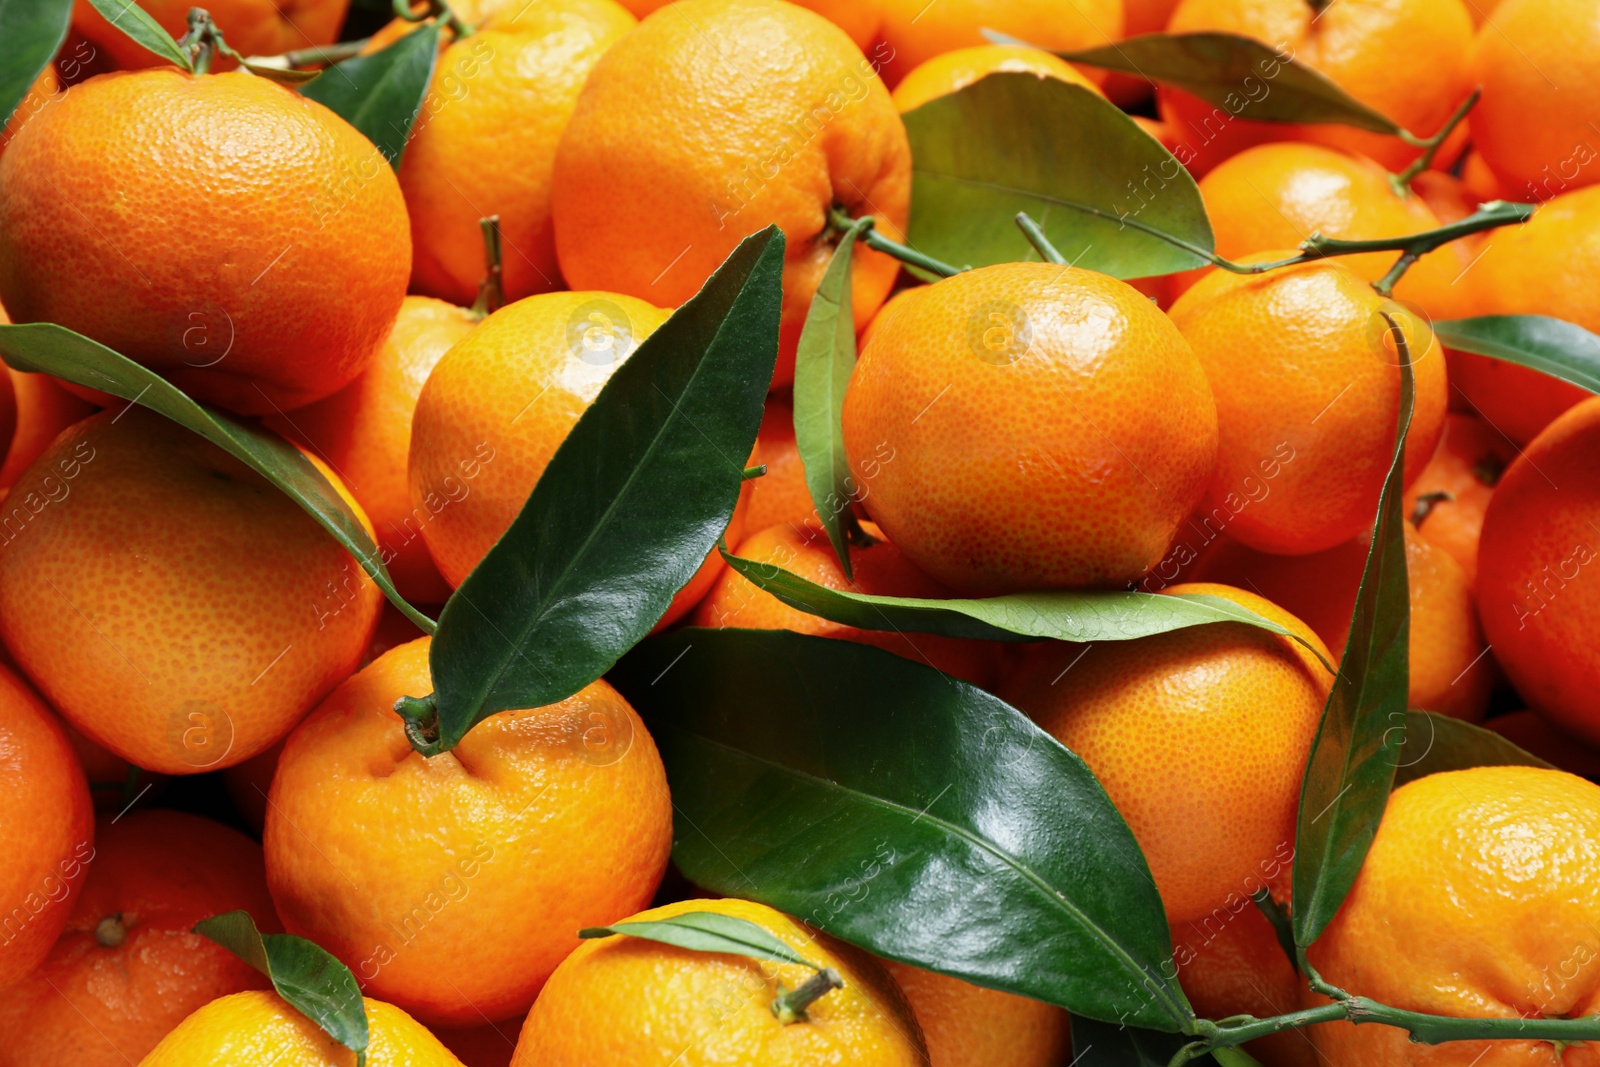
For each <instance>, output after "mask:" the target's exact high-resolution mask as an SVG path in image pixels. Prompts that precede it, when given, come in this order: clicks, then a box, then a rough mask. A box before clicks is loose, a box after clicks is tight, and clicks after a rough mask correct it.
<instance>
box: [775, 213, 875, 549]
mask: <svg viewBox="0 0 1600 1067" xmlns="http://www.w3.org/2000/svg"><path fill="white" fill-rule="evenodd" d="M868 225H871V221H870V220H866V221H862V222H857V223H856V224H855V225H854V226H851V227H850V228H849V229H847V230H845V232H844V236H842V237H840V238H839V244H838V246H837V247H836V248H835V249H834V250H833V258H832V259H830V260H829V261H828V267H827V269H826V270H824V271H823V272H822V281H821V282H819V283H818V285H817V292H816V295H815V296H813V297H812V298H811V307H810V309H809V310H808V311H807V312H806V324H805V327H804V328H803V329H802V330H801V331H800V345H799V348H798V350H797V351H796V353H795V360H794V441H795V447H796V449H798V450H799V453H800V462H801V465H802V466H804V467H805V472H806V488H807V489H809V490H810V491H811V503H812V505H813V506H814V507H815V508H816V510H817V516H818V518H820V519H821V520H822V525H823V529H825V530H826V531H827V533H828V540H829V541H830V542H832V544H833V550H834V552H835V553H837V554H838V556H839V566H840V567H842V568H843V569H844V573H845V577H847V578H848V577H850V573H851V572H850V546H849V544H848V542H847V540H846V538H847V537H848V535H849V530H848V529H847V523H848V522H849V521H850V518H851V514H850V498H851V497H852V496H853V495H854V493H853V492H852V490H851V482H850V461H849V460H848V459H847V458H845V454H844V426H843V424H842V423H841V421H840V419H841V417H842V414H843V412H844V390H845V386H847V385H849V384H850V372H851V371H852V370H854V369H855V365H856V320H855V312H854V304H853V301H852V298H851V291H850V263H851V260H852V258H853V255H854V252H855V245H856V237H857V236H859V235H860V233H861V231H862V230H863V229H864V228H865V227H866V226H868Z"/></svg>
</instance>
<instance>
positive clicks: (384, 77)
mask: <svg viewBox="0 0 1600 1067" xmlns="http://www.w3.org/2000/svg"><path fill="white" fill-rule="evenodd" d="M438 59H439V27H438V25H437V24H436V23H432V22H430V23H428V24H427V25H425V26H422V27H421V28H419V29H416V30H413V31H412V32H410V33H408V34H406V35H405V36H404V37H402V38H400V39H399V40H398V41H396V42H394V44H391V45H390V46H389V47H387V48H385V49H383V50H382V51H381V52H374V53H372V54H371V55H367V56H353V57H351V58H350V59H346V60H344V61H342V62H339V63H335V64H334V65H333V66H331V67H329V68H328V69H327V70H325V71H323V72H322V73H321V74H320V75H318V76H317V77H316V78H315V79H313V80H312V81H309V82H307V83H306V84H305V85H303V86H302V87H301V88H300V92H301V95H303V96H308V97H310V98H311V99H312V100H315V101H316V102H317V103H319V104H321V105H323V106H324V107H326V108H328V109H329V110H331V111H333V112H335V113H337V114H338V115H339V116H340V117H341V118H343V119H344V120H345V121H346V122H348V123H349V124H350V125H352V126H354V127H355V128H356V129H358V130H360V131H361V132H362V133H363V134H365V135H366V137H367V139H368V140H369V141H371V142H372V143H373V144H375V145H377V146H378V151H380V152H382V153H383V155H384V158H385V159H387V160H388V161H389V165H390V166H392V167H394V169H395V170H399V169H400V156H401V155H402V153H404V152H405V148H406V141H407V140H408V139H409V138H410V137H411V126H412V124H413V123H415V122H416V120H417V115H418V113H419V112H420V111H421V110H422V100H423V97H425V96H426V95H427V92H428V85H429V83H431V82H432V80H433V67H434V64H435V63H436V62H437V61H438Z"/></svg>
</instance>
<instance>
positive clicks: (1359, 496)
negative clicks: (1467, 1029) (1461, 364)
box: [1171, 252, 1446, 555]
mask: <svg viewBox="0 0 1600 1067" xmlns="http://www.w3.org/2000/svg"><path fill="white" fill-rule="evenodd" d="M1277 256H1278V253H1275V252H1274V253H1264V254H1263V256H1262V257H1261V258H1277ZM1383 312H1388V313H1389V314H1391V315H1393V316H1394V317H1395V319H1396V321H1397V322H1398V323H1399V324H1400V325H1401V327H1402V328H1403V329H1404V332H1405V336H1406V339H1407V342H1408V345H1409V348H1410V353H1411V360H1412V367H1413V371H1414V373H1415V379H1416V406H1415V410H1414V413H1413V415H1412V419H1411V429H1410V432H1409V434H1408V435H1407V437H1406V449H1405V470H1406V476H1407V481H1410V480H1414V479H1415V478H1416V477H1417V475H1419V474H1420V473H1421V472H1422V468H1423V467H1424V466H1426V465H1427V462H1428V458H1429V457H1430V456H1432V455H1433V450H1434V446H1435V445H1436V444H1437V443H1438V440H1439V434H1440V433H1441V432H1442V431H1443V427H1444V414H1445V406H1446V385H1445V368H1444V357H1443V356H1442V355H1441V354H1440V349H1439V345H1438V343H1437V342H1436V341H1435V340H1434V337H1433V331H1432V330H1431V329H1429V327H1428V325H1427V323H1425V322H1423V321H1421V320H1419V319H1418V318H1417V317H1416V316H1415V315H1414V314H1413V313H1412V312H1410V311H1409V310H1407V309H1406V308H1404V307H1402V306H1401V305H1399V304H1398V303H1396V302H1394V301H1392V300H1384V299H1383V298H1382V297H1380V296H1378V295H1377V293H1375V292H1374V291H1373V289H1372V287H1371V286H1369V285H1368V284H1367V283H1366V282H1365V281H1363V280H1362V279H1361V278H1360V277H1358V276H1357V275H1356V274H1355V273H1354V272H1353V271H1351V270H1350V269H1349V268H1347V267H1344V266H1343V265H1341V264H1339V263H1338V262H1337V261H1335V260H1313V261H1311V262H1309V263H1304V264H1301V265H1299V266H1296V267H1287V268H1284V269H1281V270H1274V271H1271V272H1269V273H1266V274H1258V275H1249V274H1230V273H1227V272H1225V271H1222V270H1219V269H1213V270H1212V271H1211V272H1210V273H1209V274H1207V275H1206V277H1204V278H1202V279H1201V280H1200V282H1199V283H1198V284H1196V285H1195V287H1194V288H1192V289H1190V290H1189V291H1188V292H1187V293H1185V294H1183V296H1181V297H1179V298H1178V300H1177V301H1176V302H1175V303H1174V304H1173V305H1172V312H1171V314H1172V321H1173V322H1175V323H1176V324H1177V326H1178V329H1179V330H1181V331H1182V332H1183V335H1184V337H1185V338H1187V339H1188V341H1189V344H1190V345H1191V346H1192V347H1193V349H1194V353H1195V355H1196V356H1197V357H1199V360H1200V363H1201V365H1202V366H1204V367H1205V370H1206V375H1207V377H1208V378H1209V379H1210V381H1211V386H1212V390H1213V392H1214V393H1215V395H1216V403H1217V428H1218V433H1219V436H1220V439H1221V444H1220V447H1219V449H1218V452H1217V465H1216V471H1215V474H1214V475H1213V477H1212V481H1211V486H1210V488H1209V489H1208V491H1207V493H1206V501H1205V505H1204V509H1203V510H1204V512H1205V514H1206V515H1207V516H1208V518H1209V519H1210V520H1211V522H1212V523H1213V524H1214V525H1215V526H1216V528H1217V529H1218V530H1219V531H1221V532H1225V533H1227V534H1228V536H1230V537H1232V538H1234V539H1236V540H1238V541H1240V542H1243V543H1244V544H1246V545H1249V546H1250V547H1251V548H1256V549H1259V550H1261V551H1263V552H1281V553H1285V554H1295V555H1300V554H1304V553H1308V552H1319V551H1321V550H1323V549H1325V548H1332V547H1333V546H1334V545H1336V544H1339V543H1340V542H1341V541H1347V540H1349V539H1350V538H1352V537H1354V536H1356V535H1357V534H1358V533H1360V532H1361V531H1362V530H1364V529H1366V528H1368V527H1370V526H1371V525H1372V518H1373V516H1374V515H1375V514H1376V513H1377V506H1378V493H1379V491H1380V489H1381V488H1382V486H1383V479H1384V476H1385V475H1386V474H1387V473H1388V469H1389V463H1390V460H1391V458H1392V456H1393V448H1394V439H1395V424H1396V421H1397V418H1398V413H1399V406H1400V368H1399V366H1398V362H1399V356H1398V355H1397V353H1396V351H1395V349H1394V340H1393V337H1392V335H1391V334H1390V333H1389V332H1387V331H1388V325H1387V323H1386V322H1385V321H1384V319H1383V317H1382V313H1383Z"/></svg>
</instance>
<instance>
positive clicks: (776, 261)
mask: <svg viewBox="0 0 1600 1067" xmlns="http://www.w3.org/2000/svg"><path fill="white" fill-rule="evenodd" d="M782 276H783V233H782V231H780V230H779V229H778V228H777V227H776V226H769V227H768V228H767V229H765V230H763V231H761V232H760V233H758V234H755V235H754V236H751V237H747V238H745V239H744V241H743V242H741V243H740V245H739V247H738V248H737V249H735V250H734V252H733V254H732V255H730V256H729V257H728V258H727V259H726V260H725V261H723V264H722V266H720V267H718V268H717V271H716V273H715V274H713V275H712V276H711V279H710V280H709V281H707V282H706V284H705V286H704V287H703V288H702V289H701V290H700V292H699V293H697V294H695V296H694V297H693V298H692V299H691V300H690V301H689V302H688V303H686V304H684V305H683V306H682V307H681V308H679V309H678V310H677V311H676V312H674V313H673V315H672V317H671V318H670V319H668V320H667V321H666V322H664V323H662V325H661V327H660V329H658V330H656V332H655V333H653V334H651V335H650V336H649V337H648V338H647V339H646V340H645V342H644V343H643V344H641V345H640V346H639V348H638V350H637V351H635V352H634V353H633V354H632V355H631V356H629V357H628V359H627V361H626V362H624V363H623V364H622V366H620V367H619V368H618V369H617V371H616V373H614V374H613V375H612V376H611V378H610V380H608V381H607V382H606V384H605V388H603V389H602V390H601V391H600V395H599V396H597V397H596V398H595V401H594V403H593V404H591V405H590V407H589V409H588V410H587V411H585V412H584V413H583V417H582V418H580V419H579V420H578V423H577V425H576V426H574V427H573V428H572V431H571V432H570V433H569V434H567V439H566V440H565V441H563V442H562V444H561V447H560V448H559V449H558V450H557V451H556V454H555V456H553V457H552V458H551V460H550V464H549V466H547V467H546V468H545V472H544V475H543V477H541V478H540V479H539V484H538V485H537V486H535V487H534V490H533V492H532V493H531V494H530V495H529V496H528V500H527V502H526V503H525V504H523V506H522V512H521V513H520V514H519V515H518V516H517V518H516V520H515V521H514V522H513V523H512V524H511V528H510V529H509V530H507V531H506V533H505V536H503V537H501V539H500V541H499V542H498V543H497V544H496V545H495V546H494V548H492V549H490V550H489V554H488V555H487V556H485V557H484V558H483V560H482V562H480V563H479V564H478V566H477V567H476V568H475V569H474V570H473V572H472V573H471V574H469V575H467V579H466V581H464V582H462V583H461V587H460V588H459V589H457V590H456V591H455V593H454V595H452V596H451V597H450V600H449V601H448V602H447V603H446V604H445V606H444V612H443V614H441V615H440V617H439V632H438V633H437V634H436V635H435V637H434V640H433V647H432V650H431V651H430V653H429V662H430V663H431V664H432V666H433V684H434V689H435V692H434V697H433V701H432V704H433V705H434V707H436V708H437V715H438V720H439V732H438V738H437V740H433V739H432V738H431V737H429V736H427V735H426V734H421V733H419V732H418V731H417V730H413V731H412V733H413V737H412V740H413V744H418V743H419V742H420V745H419V751H423V752H426V753H428V754H430V755H431V754H433V753H434V752H440V751H447V750H449V749H450V748H451V747H453V746H454V745H455V743H456V742H457V741H459V740H461V738H462V737H464V736H465V735H466V732H467V731H468V730H470V729H471V728H472V727H473V726H474V725H476V724H477V723H479V722H481V721H482V720H483V719H485V718H487V717H488V716H490V715H493V714H494V713H496V712H499V711H505V710H507V709H510V708H536V707H541V706H543V705H546V704H552V703H554V702H556V701H558V700H563V699H565V698H566V697H569V696H571V695H572V694H573V693H576V692H577V691H578V690H580V689H582V688H583V687H584V686H586V685H588V684H589V683H590V682H592V681H594V680H595V679H596V678H598V677H600V676H601V675H602V674H604V673H605V672H606V671H607V670H608V669H609V668H610V667H611V665H612V664H613V663H615V662H616V661H617V657H618V656H620V655H622V654H623V653H624V652H626V651H627V650H628V649H629V648H631V647H632V646H633V645H634V643H635V642H637V641H638V640H639V639H640V638H642V637H643V636H644V635H645V634H647V633H649V632H650V629H651V627H653V626H654V625H655V624H656V622H657V620H659V619H660V618H661V616H662V615H663V614H664V613H665V612H666V610H667V606H668V605H669V604H670V603H671V601H672V597H673V595H674V594H676V593H677V591H678V590H679V589H681V588H683V586H684V585H685V584H686V583H687V582H688V581H689V579H690V578H691V577H692V576H693V575H694V572H695V571H696V570H697V569H699V567H700V565H701V564H702V563H703V562H704V561H705V557H706V553H708V552H709V551H711V549H712V546H713V545H715V544H716V542H717V539H718V538H719V537H721V536H722V533H723V531H724V530H725V529H726V528H727V525H728V518H729V516H730V515H732V513H733V507H734V504H735V503H736V502H737V501H738V498H739V486H740V484H741V483H742V481H743V477H744V463H745V460H746V459H747V458H748V457H749V455H750V450H751V448H752V447H753V446H754V444H755V439H756V431H757V430H758V429H759V428H760V426H761V415H762V407H763V403H764V401H765V399H766V394H767V387H768V385H769V383H770V382H771V381H772V368H773V365H774V364H775V363H776V362H777V354H778V311H779V308H780V306H781V304H782V301H783V289H782ZM403 714H406V715H407V716H408V718H413V719H417V718H426V717H427V716H428V715H430V714H431V709H430V708H428V707H427V706H425V705H424V704H422V703H418V704H412V705H408V706H407V710H405V711H404V712H403Z"/></svg>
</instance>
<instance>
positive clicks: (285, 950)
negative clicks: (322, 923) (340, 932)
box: [194, 911, 367, 1055]
mask: <svg viewBox="0 0 1600 1067" xmlns="http://www.w3.org/2000/svg"><path fill="white" fill-rule="evenodd" d="M194 932H195V933H197V934H199V935H200V936H202V937H205V938H208V939H210V940H212V941H215V942H216V943H217V944H219V945H221V946H222V947H223V948H225V949H227V950H228V951H229V952H231V953H233V954H234V955H235V956H238V957H239V958H240V959H242V960H244V961H245V962H246V963H248V964H249V965H250V966H252V967H254V968H255V969H256V970H258V971H260V972H261V973H262V974H264V975H266V976H267V977H268V978H269V979H271V980H272V988H273V989H276V990H277V991H278V995H279V996H280V997H282V998H283V999H284V1000H286V1001H288V1002H289V1005H290V1006H291V1007H293V1008H294V1009H295V1010H296V1011H298V1012H299V1013H300V1014H301V1015H304V1016H305V1017H306V1018H308V1019H310V1020H311V1021H312V1022H314V1023H316V1024H317V1025H318V1026H320V1027H321V1028H322V1030H323V1032H324V1033H326V1034H327V1035H328V1036H329V1037H331V1038H333V1039H334V1040H335V1041H337V1042H339V1044H341V1045H343V1046H344V1047H345V1048H347V1049H350V1050H351V1051H353V1052H355V1053H357V1054H358V1055H359V1054H362V1053H365V1052H366V1050H367V1009H366V1005H365V1004H363V1003H362V1001H361V987H360V986H359V985H357V984H356V976H355V975H353V974H351V973H350V969H349V968H348V967H346V966H345V965H344V964H342V963H340V962H339V961H338V960H337V959H335V958H334V957H333V955H332V954H330V953H329V952H327V951H325V950H324V949H322V948H321V947H319V946H318V945H316V944H315V943H314V942H311V941H307V940H306V939H305V938H303V937H294V936H293V935H291V934H263V933H261V932H260V931H258V930H257V929H256V924H255V920H253V919H252V918H250V913H249V912H247V911H230V912H228V913H226V914H224V915H213V916H212V917H211V918H209V919H203V920H201V921H200V922H198V923H196V924H195V927H194Z"/></svg>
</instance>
